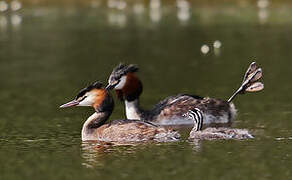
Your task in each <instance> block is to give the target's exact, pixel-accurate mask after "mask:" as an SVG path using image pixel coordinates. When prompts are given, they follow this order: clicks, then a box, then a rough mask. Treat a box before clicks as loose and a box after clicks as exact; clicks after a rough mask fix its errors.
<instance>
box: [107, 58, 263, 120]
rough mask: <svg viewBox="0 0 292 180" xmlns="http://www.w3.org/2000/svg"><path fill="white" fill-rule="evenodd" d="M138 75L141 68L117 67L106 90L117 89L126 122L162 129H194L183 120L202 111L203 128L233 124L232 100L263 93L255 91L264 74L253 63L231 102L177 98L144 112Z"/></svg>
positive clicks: (259, 88)
mask: <svg viewBox="0 0 292 180" xmlns="http://www.w3.org/2000/svg"><path fill="white" fill-rule="evenodd" d="M137 71H138V67H137V66H136V65H133V64H130V65H124V64H120V65H118V66H117V67H116V68H114V70H113V71H112V73H111V75H110V77H109V80H108V86H107V89H112V88H114V89H115V90H116V94H117V96H118V98H119V99H120V100H122V101H124V102H125V108H126V116H127V119H139V120H146V121H151V122H153V123H155V124H160V125H191V124H193V122H192V121H190V120H189V119H186V118H183V114H185V113H187V112H188V110H191V109H194V108H199V109H201V111H202V112H203V116H204V119H205V120H204V124H207V125H208V124H228V123H231V122H232V121H233V120H234V118H235V116H236V109H235V106H234V104H233V103H232V102H231V101H232V99H233V98H234V97H235V96H236V95H237V94H240V93H243V92H245V91H246V90H247V89H248V88H250V89H249V90H250V91H259V90H261V89H263V84H259V82H257V83H258V84H256V85H257V86H256V87H255V84H253V83H254V82H256V81H257V80H259V79H260V78H261V75H262V71H261V69H260V68H258V67H257V65H256V64H255V63H252V64H251V65H250V67H249V68H248V70H247V72H246V75H245V77H244V82H243V83H242V85H241V86H240V88H239V89H238V90H237V91H236V92H235V93H234V95H233V96H232V97H231V98H230V99H229V100H228V101H225V100H221V99H215V98H208V97H207V98H202V97H200V96H196V95H188V94H178V95H175V96H171V97H168V98H166V99H164V100H162V101H160V102H159V103H158V104H156V105H155V106H154V107H153V108H152V109H151V110H144V109H143V108H142V107H141V106H140V103H139V97H140V95H141V93H142V90H143V86H142V82H141V81H140V79H139V78H138V77H137V75H136V72H137ZM254 76H256V77H254ZM256 78H257V79H256ZM251 86H252V87H253V89H252V90H251Z"/></svg>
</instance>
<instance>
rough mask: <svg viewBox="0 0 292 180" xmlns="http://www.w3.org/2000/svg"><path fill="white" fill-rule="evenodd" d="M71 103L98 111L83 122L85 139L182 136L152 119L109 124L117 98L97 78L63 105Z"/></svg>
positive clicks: (167, 138) (151, 138)
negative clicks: (150, 120)
mask: <svg viewBox="0 0 292 180" xmlns="http://www.w3.org/2000/svg"><path fill="white" fill-rule="evenodd" d="M71 106H91V107H93V108H94V109H95V111H96V112H95V113H93V114H92V115H91V116H90V117H89V118H88V119H87V120H86V122H85V123H84V125H83V128H82V141H86V140H97V141H105V142H109V141H110V142H140V141H148V140H154V141H173V140H177V139H178V138H179V134H178V133H177V132H176V131H172V130H166V129H165V128H163V127H158V126H156V125H153V124H151V123H150V122H143V121H139V120H115V121H112V122H110V123H108V124H105V122H106V120H107V119H108V118H109V116H110V115H111V113H112V111H113V109H114V101H113V98H112V96H111V94H110V93H109V92H108V91H107V90H106V89H104V88H103V85H102V83H100V82H95V83H93V84H92V85H90V86H88V87H87V88H84V89H82V90H81V91H80V92H79V93H78V95H77V96H76V98H75V99H74V100H72V101H70V102H68V103H66V104H63V105H61V106H60V108H65V107H71Z"/></svg>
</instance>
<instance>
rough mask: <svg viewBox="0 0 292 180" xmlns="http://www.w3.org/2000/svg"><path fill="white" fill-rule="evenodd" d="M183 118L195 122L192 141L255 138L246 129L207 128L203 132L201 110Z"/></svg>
mask: <svg viewBox="0 0 292 180" xmlns="http://www.w3.org/2000/svg"><path fill="white" fill-rule="evenodd" d="M183 116H185V117H187V118H188V119H190V120H192V121H193V122H194V127H193V129H192V130H191V132H190V136H189V139H190V140H213V139H250V138H253V135H251V134H250V133H249V132H248V130H246V129H234V128H227V127H218V128H212V127H209V128H206V129H204V130H202V124H203V121H204V120H203V119H204V116H203V113H202V111H201V110H200V109H198V108H195V109H193V110H189V111H188V112H187V113H186V114H184V115H183Z"/></svg>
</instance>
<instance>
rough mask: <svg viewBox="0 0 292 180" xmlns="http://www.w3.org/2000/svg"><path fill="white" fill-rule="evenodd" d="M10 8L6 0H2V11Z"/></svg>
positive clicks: (0, 3) (0, 8)
mask: <svg viewBox="0 0 292 180" xmlns="http://www.w3.org/2000/svg"><path fill="white" fill-rule="evenodd" d="M7 10H8V4H7V3H6V2H5V1H0V12H4V11H7Z"/></svg>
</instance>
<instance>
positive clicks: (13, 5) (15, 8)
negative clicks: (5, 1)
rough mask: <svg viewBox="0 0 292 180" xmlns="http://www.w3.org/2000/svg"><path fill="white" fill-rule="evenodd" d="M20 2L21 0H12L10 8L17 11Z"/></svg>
mask: <svg viewBox="0 0 292 180" xmlns="http://www.w3.org/2000/svg"><path fill="white" fill-rule="evenodd" d="M21 7H22V4H21V2H19V1H17V0H13V1H11V3H10V8H11V10H12V11H18V10H19V9H21Z"/></svg>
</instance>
